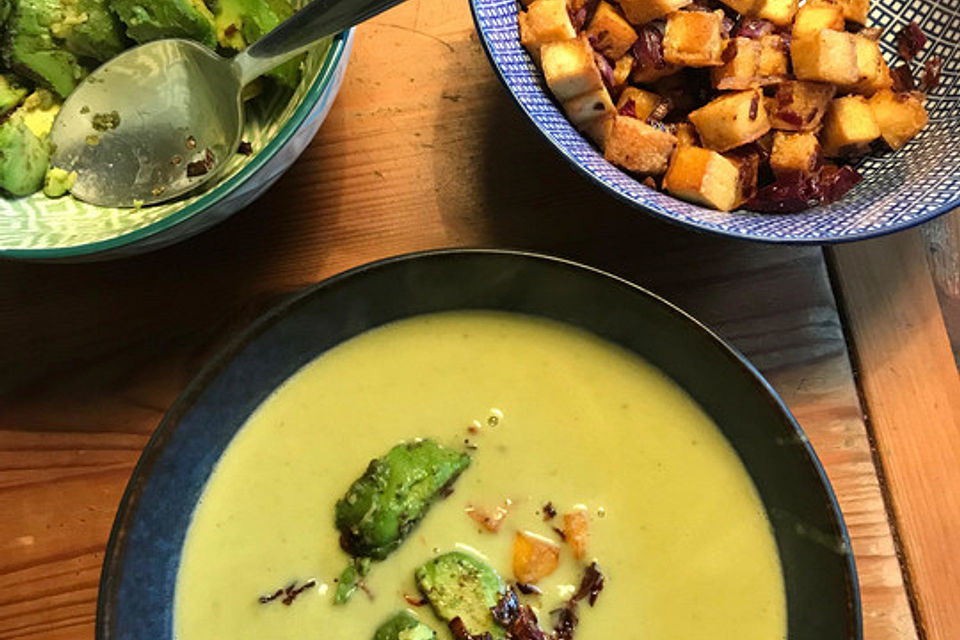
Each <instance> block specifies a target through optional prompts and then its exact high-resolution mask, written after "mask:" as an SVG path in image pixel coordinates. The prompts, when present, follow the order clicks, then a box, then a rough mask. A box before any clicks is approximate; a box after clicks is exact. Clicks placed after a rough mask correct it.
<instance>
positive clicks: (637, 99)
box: [617, 87, 663, 120]
mask: <svg viewBox="0 0 960 640" xmlns="http://www.w3.org/2000/svg"><path fill="white" fill-rule="evenodd" d="M662 101H663V99H662V98H661V97H660V96H659V95H657V94H656V93H653V92H652V91H644V90H643V89H638V88H637V87H627V88H625V89H624V90H623V93H621V94H620V99H619V100H617V111H618V112H619V111H620V110H621V109H623V107H624V106H625V105H626V104H627V103H628V102H633V110H634V112H635V113H636V115H635V116H634V117H635V118H638V119H639V120H646V119H647V118H649V117H650V114H651V113H653V110H654V109H656V108H657V107H658V106H659V105H660V103H661V102H662Z"/></svg>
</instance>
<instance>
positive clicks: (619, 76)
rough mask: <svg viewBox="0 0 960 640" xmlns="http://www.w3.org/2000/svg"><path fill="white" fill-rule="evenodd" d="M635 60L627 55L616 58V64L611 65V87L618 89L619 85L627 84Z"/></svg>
mask: <svg viewBox="0 0 960 640" xmlns="http://www.w3.org/2000/svg"><path fill="white" fill-rule="evenodd" d="M635 61H636V60H635V58H634V57H633V56H631V55H629V54H627V55H625V56H622V57H620V58H617V62H616V64H614V65H613V85H614V86H616V87H619V86H620V85H624V84H627V81H628V80H630V72H631V71H633V64H634V62H635Z"/></svg>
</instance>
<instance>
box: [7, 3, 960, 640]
mask: <svg viewBox="0 0 960 640" xmlns="http://www.w3.org/2000/svg"><path fill="white" fill-rule="evenodd" d="M444 246H497V247H516V248H526V249H534V250H540V251H545V252H550V253H554V254H558V255H562V256H566V257H570V258H573V259H576V260H580V261H583V262H586V263H589V264H592V265H595V266H597V267H601V268H604V269H607V270H609V271H612V272H614V273H617V274H620V275H623V276H626V277H628V278H630V279H632V280H634V281H636V282H638V283H640V284H642V285H644V286H646V287H648V288H650V289H652V290H653V291H655V292H657V293H660V294H662V295H664V296H666V297H667V298H668V299H670V300H672V301H674V302H676V303H677V304H679V305H680V306H682V307H683V308H685V309H687V310H688V311H690V312H692V313H693V314H694V315H696V316H698V317H699V318H701V319H702V320H703V321H705V322H706V323H708V324H709V325H710V326H712V327H713V328H714V329H716V330H717V331H718V332H719V333H720V334H722V335H723V336H724V337H726V338H727V339H729V340H730V341H731V342H732V343H733V344H735V345H736V346H737V347H738V348H740V349H741V350H742V351H743V352H744V353H746V355H747V356H748V357H749V358H750V359H752V361H753V362H754V363H756V364H757V365H758V366H759V367H760V369H761V370H762V371H763V372H764V374H765V375H766V376H767V377H768V378H769V379H770V381H771V382H772V383H773V385H774V386H775V387H776V388H777V390H778V391H779V392H780V393H781V394H782V396H783V397H784V398H785V400H786V401H787V403H788V404H789V405H790V407H791V409H792V410H793V412H794V414H795V415H796V416H797V418H798V419H799V420H800V422H801V423H802V424H803V426H804V428H805V429H806V431H807V433H808V434H809V436H810V438H811V440H812V442H813V443H814V446H815V447H816V450H817V452H818V454H819V455H820V457H821V459H822V460H823V462H824V464H825V465H826V468H827V471H828V473H829V476H830V479H831V481H832V482H833V485H834V487H835V489H836V491H837V494H838V496H839V499H840V503H841V505H842V508H843V511H844V514H845V516H846V521H847V524H848V525H849V527H850V531H851V534H852V537H853V545H854V551H855V554H856V559H857V565H858V569H859V573H860V582H861V586H862V590H863V607H864V617H865V619H864V626H865V633H866V638H867V639H868V640H893V639H894V638H896V639H914V638H920V639H923V638H927V639H929V640H956V639H957V638H960V554H958V553H956V551H955V549H954V548H953V547H956V546H958V543H960V377H958V374H957V365H956V362H957V360H956V358H957V354H958V353H960V349H958V347H960V266H958V265H960V213H954V214H953V215H952V216H946V217H943V218H941V219H940V220H938V221H935V222H934V223H931V224H930V225H927V226H926V227H925V228H923V229H920V230H918V231H917V230H915V231H909V232H905V233H901V234H898V235H896V236H893V237H889V238H886V239H880V240H876V241H871V242H865V243H860V244H856V245H848V246H842V247H839V248H835V249H828V250H822V249H820V248H815V247H809V248H797V247H780V246H768V245H762V244H753V243H747V242H738V241H731V240H727V239H721V238H716V237H712V236H706V235H702V234H698V233H693V232H691V231H687V230H684V229H680V228H677V227H674V226H670V225H667V224H665V223H662V222H659V221H657V220H654V219H652V218H651V217H650V216H647V215H644V214H642V213H640V212H638V211H634V210H631V209H629V208H627V207H625V206H623V205H621V204H619V203H618V202H616V201H614V200H613V199H612V198H610V197H607V196H606V195H604V194H603V193H601V192H600V191H598V190H597V189H596V188H594V187H593V186H592V185H590V184H588V183H587V182H586V181H585V180H584V179H582V178H581V177H580V176H579V175H577V174H576V173H574V171H573V170H572V169H570V168H569V167H568V166H567V165H566V164H565V163H564V162H563V161H562V160H561V159H559V158H558V156H557V154H555V153H554V152H553V151H552V150H551V149H549V148H548V147H547V145H546V143H544V142H543V141H542V140H541V139H540V138H538V136H537V135H536V134H535V133H534V132H533V131H532V129H531V127H530V126H529V125H528V124H527V123H525V122H524V121H523V118H522V117H521V115H520V113H519V111H518V110H517V109H516V108H515V107H514V106H513V105H512V104H511V103H510V101H509V99H508V97H507V95H506V93H505V91H504V90H503V89H502V88H501V87H500V86H499V85H498V83H497V81H496V80H495V78H494V76H493V73H492V72H491V70H490V68H489V66H488V63H487V60H486V58H485V56H484V55H483V52H482V51H481V49H480V45H479V43H478V41H477V37H476V35H475V33H474V31H473V28H472V24H471V21H470V17H469V12H468V9H467V5H466V3H465V2H462V1H460V2H450V1H445V0H410V1H409V2H407V3H406V4H404V5H402V6H400V7H398V8H396V9H394V10H392V11H390V12H388V13H386V14H384V15H383V16H381V17H380V18H378V19H376V20H375V21H373V22H372V23H369V24H366V25H364V26H363V27H362V28H361V29H359V32H358V37H357V41H356V47H355V49H354V53H353V59H352V61H351V63H350V69H349V72H348V76H347V79H346V82H345V84H344V87H343V91H342V93H341V94H340V96H339V98H338V100H337V103H336V106H335V108H334V110H333V112H332V113H331V114H330V116H329V118H328V120H327V122H326V123H325V124H324V126H323V128H322V130H321V132H320V134H319V135H318V136H317V138H316V140H315V141H314V142H313V144H312V145H311V146H310V147H309V148H308V149H307V151H306V153H304V155H303V157H302V158H301V159H300V160H299V161H298V162H297V164H296V165H295V166H294V167H293V169H292V170H291V171H290V172H289V173H288V174H287V175H286V176H285V177H284V178H283V179H282V180H281V181H280V182H279V184H278V185H277V186H276V187H275V188H274V189H273V190H272V191H271V192H270V193H269V194H268V195H267V196H266V197H264V198H263V199H262V200H261V201H260V202H259V203H258V204H257V205H255V206H253V207H251V208H250V209H248V210H246V211H244V212H242V213H240V214H238V215H237V216H235V217H234V218H233V219H231V220H230V221H228V222H227V223H225V224H223V225H221V226H219V227H218V228H216V229H214V230H212V231H209V232H207V233H205V234H203V235H202V236H200V237H198V238H196V239H194V240H192V241H189V242H186V243H184V244H182V245H179V246H176V247H173V248H170V249H166V250H163V251H160V252H157V253H153V254H150V255H146V256H142V257H138V258H134V259H128V260H123V261H117V262H109V263H105V264H86V265H44V264H25V263H14V262H4V263H0V339H2V343H0V344H2V349H0V514H2V515H0V640H10V639H13V638H17V639H40V638H43V639H44V640H57V639H64V638H70V639H74V638H91V637H92V636H93V628H94V611H95V601H96V589H97V582H98V578H99V571H100V564H101V562H102V560H103V552H104V545H105V543H106V539H107V535H108V533H109V529H110V525H111V523H112V521H113V517H114V511H115V509H116V506H117V503H118V500H119V497H120V494H121V492H122V490H123V487H124V484H125V483H126V481H127V478H128V477H129V475H130V472H131V470H132V468H133V465H134V463H135V462H136V460H137V457H138V455H139V453H140V450H141V448H142V447H143V445H144V444H145V443H146V441H147V438H148V437H149V435H150V433H151V431H152V430H153V429H154V428H155V427H156V425H157V423H158V422H159V420H160V418H161V417H162V415H163V413H164V411H165V410H166V409H167V407H169V406H170V404H171V403H172V402H173V401H174V399H175V398H176V396H177V394H178V393H179V392H180V391H181V390H182V389H183V387H184V385H185V384H186V383H187V381H188V380H189V379H190V378H191V376H193V375H194V373H196V371H197V370H198V368H199V366H200V365H201V363H203V362H204V361H205V360H206V359H207V358H208V357H209V356H210V354H211V353H212V352H213V351H215V350H216V349H217V347H218V345H220V344H222V342H223V340H224V339H225V338H226V336H228V335H230V334H231V333H232V332H234V331H236V330H239V329H241V328H242V327H243V326H245V325H246V324H247V323H248V322H249V321H250V320H251V319H252V318H254V317H255V316H257V315H258V314H259V313H260V312H262V311H263V310H264V309H265V308H267V307H268V306H269V305H271V304H272V303H273V302H275V301H276V300H277V299H278V298H279V297H281V296H283V295H285V294H288V293H290V292H292V291H294V290H296V289H299V288H301V287H303V286H304V285H307V284H309V283H312V282H316V281H317V280H319V279H321V278H324V277H326V276H329V275H331V274H334V273H336V272H339V271H341V270H343V269H346V268H348V267H352V266H355V265H358V264H361V263H364V262H367V261H369V260H373V259H376V258H381V257H384V256H388V255H392V254H396V253H401V252H408V251H414V250H419V249H427V248H434V247H444ZM951 339H952V351H951Z"/></svg>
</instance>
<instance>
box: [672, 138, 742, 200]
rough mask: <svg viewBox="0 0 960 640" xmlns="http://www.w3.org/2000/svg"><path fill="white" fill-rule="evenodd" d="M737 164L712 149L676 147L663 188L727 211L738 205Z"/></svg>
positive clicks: (738, 178) (738, 179)
mask: <svg viewBox="0 0 960 640" xmlns="http://www.w3.org/2000/svg"><path fill="white" fill-rule="evenodd" d="M739 183H740V167H739V166H738V165H737V163H736V162H734V161H732V160H729V159H727V158H724V157H723V156H722V155H720V154H719V153H717V152H716V151H711V150H709V149H702V148H700V147H680V148H678V149H677V152H676V153H675V154H674V155H673V160H672V161H671V162H670V168H669V169H668V170H667V175H665V176H664V178H663V188H664V189H666V190H667V191H669V192H670V193H671V194H673V195H675V196H676V197H678V198H683V199H684V200H689V201H691V202H696V203H699V204H704V205H706V206H708V207H713V208H714V209H719V210H721V211H731V210H732V209H734V208H735V207H736V206H737V205H739V204H740V188H739Z"/></svg>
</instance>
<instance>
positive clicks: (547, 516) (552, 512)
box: [543, 101, 632, 522]
mask: <svg viewBox="0 0 960 640" xmlns="http://www.w3.org/2000/svg"><path fill="white" fill-rule="evenodd" d="M631 102H632V101H631ZM556 517H557V508H556V507H554V506H553V502H548V503H547V504H545V505H543V521H544V522H547V521H548V520H553V519H554V518H556Z"/></svg>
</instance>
